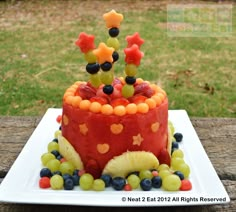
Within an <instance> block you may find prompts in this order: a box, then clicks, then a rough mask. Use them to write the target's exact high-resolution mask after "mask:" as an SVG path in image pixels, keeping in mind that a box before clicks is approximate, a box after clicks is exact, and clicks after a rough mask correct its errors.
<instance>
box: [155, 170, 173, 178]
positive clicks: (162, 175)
mask: <svg viewBox="0 0 236 212" xmlns="http://www.w3.org/2000/svg"><path fill="white" fill-rule="evenodd" d="M158 175H159V176H160V178H161V179H164V178H166V177H167V176H169V175H171V172H170V170H167V169H163V170H161V171H159V173H158Z"/></svg>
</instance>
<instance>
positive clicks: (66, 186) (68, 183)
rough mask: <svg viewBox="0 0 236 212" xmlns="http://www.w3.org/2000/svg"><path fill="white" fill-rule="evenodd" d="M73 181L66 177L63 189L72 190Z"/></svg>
mask: <svg viewBox="0 0 236 212" xmlns="http://www.w3.org/2000/svg"><path fill="white" fill-rule="evenodd" d="M73 188H74V182H73V180H72V179H70V178H68V179H66V180H65V181H64V189H65V190H73Z"/></svg>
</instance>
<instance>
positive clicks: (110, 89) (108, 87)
mask: <svg viewBox="0 0 236 212" xmlns="http://www.w3.org/2000/svg"><path fill="white" fill-rule="evenodd" d="M113 90H114V88H113V86H112V85H105V86H104V87H103V92H104V93H105V94H108V95H109V94H112V93H113Z"/></svg>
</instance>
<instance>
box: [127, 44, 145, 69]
mask: <svg viewBox="0 0 236 212" xmlns="http://www.w3.org/2000/svg"><path fill="white" fill-rule="evenodd" d="M124 52H125V62H126V63H127V64H134V65H136V66H139V65H140V60H141V58H142V57H143V56H144V54H143V52H141V51H140V50H139V47H138V45H137V44H133V45H132V46H131V47H129V48H125V49H124Z"/></svg>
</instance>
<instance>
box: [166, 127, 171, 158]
mask: <svg viewBox="0 0 236 212" xmlns="http://www.w3.org/2000/svg"><path fill="white" fill-rule="evenodd" d="M171 148H172V132H171V129H170V125H169V124H168V143H167V151H168V152H169V154H170V155H171Z"/></svg>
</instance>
